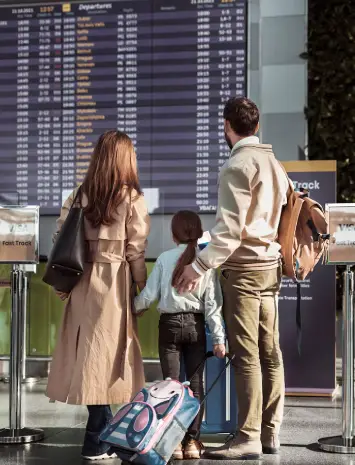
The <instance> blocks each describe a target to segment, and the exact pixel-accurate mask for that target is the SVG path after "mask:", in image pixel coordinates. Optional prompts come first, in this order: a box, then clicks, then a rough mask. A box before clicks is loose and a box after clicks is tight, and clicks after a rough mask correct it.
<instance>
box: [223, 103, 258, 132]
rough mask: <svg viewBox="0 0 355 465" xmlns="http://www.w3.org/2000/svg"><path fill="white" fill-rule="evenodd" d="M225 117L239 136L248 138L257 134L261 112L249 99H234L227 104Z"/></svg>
mask: <svg viewBox="0 0 355 465" xmlns="http://www.w3.org/2000/svg"><path fill="white" fill-rule="evenodd" d="M223 117H224V119H225V120H226V121H228V122H229V124H230V125H231V128H232V129H233V131H234V132H235V133H236V134H237V135H238V136H242V137H248V136H253V135H254V134H255V130H256V127H257V125H258V123H259V110H258V107H257V106H256V105H255V103H254V102H253V101H251V100H249V99H248V98H246V97H241V98H237V97H233V98H231V99H229V100H228V102H227V103H226V106H225V107H224V112H223Z"/></svg>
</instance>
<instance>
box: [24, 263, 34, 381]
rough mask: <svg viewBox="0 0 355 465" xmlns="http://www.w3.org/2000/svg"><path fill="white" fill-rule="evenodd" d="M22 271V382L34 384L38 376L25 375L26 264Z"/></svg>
mask: <svg viewBox="0 0 355 465" xmlns="http://www.w3.org/2000/svg"><path fill="white" fill-rule="evenodd" d="M21 268H22V271H23V298H22V321H21V327H22V328H23V335H22V338H23V339H22V383H26V384H34V383H36V382H37V381H38V378H35V377H27V371H26V361H27V296H28V277H27V273H26V265H25V266H24V267H21Z"/></svg>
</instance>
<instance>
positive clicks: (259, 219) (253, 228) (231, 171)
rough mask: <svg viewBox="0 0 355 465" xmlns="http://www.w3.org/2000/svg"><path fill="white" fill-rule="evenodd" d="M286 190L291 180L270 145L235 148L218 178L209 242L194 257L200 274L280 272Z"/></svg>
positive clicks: (195, 265)
mask: <svg viewBox="0 0 355 465" xmlns="http://www.w3.org/2000/svg"><path fill="white" fill-rule="evenodd" d="M253 139H256V138H253ZM256 140H257V139H256ZM287 189H288V180H287V178H286V176H285V174H284V171H283V169H282V167H281V166H280V164H279V162H278V161H277V160H276V158H275V156H274V154H273V152H272V146H271V145H264V144H257V143H256V144H255V143H254V144H248V145H240V144H239V145H238V144H237V145H236V146H235V147H234V148H233V150H232V153H231V157H230V159H229V160H228V161H227V162H226V163H225V165H224V166H223V167H222V169H221V172H220V175H219V187H218V208H217V217H216V226H215V227H214V228H213V230H212V231H211V241H210V243H209V244H208V246H207V247H206V248H205V249H204V250H203V251H202V252H200V254H199V256H198V257H197V258H196V260H195V262H194V263H193V266H194V268H195V269H198V271H199V272H201V273H204V272H206V271H207V270H209V269H210V268H217V267H219V266H222V268H224V269H234V270H240V269H246V268H247V269H253V270H265V269H272V268H276V267H277V266H278V264H279V261H280V245H279V244H278V243H277V230H278V226H279V222H280V217H281V211H282V207H283V206H284V205H285V204H286V201H287V197H286V194H287Z"/></svg>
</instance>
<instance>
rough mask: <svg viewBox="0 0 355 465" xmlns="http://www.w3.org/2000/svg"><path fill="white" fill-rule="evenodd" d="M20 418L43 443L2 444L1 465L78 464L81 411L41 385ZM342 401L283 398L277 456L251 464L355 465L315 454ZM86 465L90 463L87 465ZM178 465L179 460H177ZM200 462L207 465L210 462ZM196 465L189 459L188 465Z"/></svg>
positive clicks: (4, 393) (334, 430)
mask: <svg viewBox="0 0 355 465" xmlns="http://www.w3.org/2000/svg"><path fill="white" fill-rule="evenodd" d="M23 389H24V396H23V414H24V420H25V424H26V426H29V427H40V428H43V429H44V430H45V439H44V440H43V441H42V442H39V443H35V444H31V445H24V446H10V445H9V446H0V461H1V465H77V464H82V463H84V462H83V461H82V459H81V458H80V451H81V444H82V440H83V435H84V427H85V422H86V409H85V407H81V406H79V407H76V406H70V405H63V404H59V403H49V401H48V399H47V398H46V397H45V396H44V390H45V381H41V382H38V383H36V384H34V385H32V386H24V388H23ZM7 423H8V385H7V384H3V383H0V427H6V426H7ZM340 429H341V402H340V399H338V398H336V399H335V400H333V401H332V400H330V399H321V398H293V397H289V398H287V400H286V409H285V419H284V425H283V428H282V434H281V443H282V450H281V453H280V455H279V456H264V457H263V459H262V460H260V461H257V462H254V461H248V462H217V463H224V464H225V465H226V464H227V463H229V464H231V463H248V464H250V465H253V464H254V463H255V464H256V463H258V464H259V463H260V464H261V463H263V464H265V465H269V464H270V465H271V464H278V465H279V464H280V465H313V464H322V465H323V464H324V465H328V464H329V465H338V464H339V465H340V464H342V465H354V464H355V456H351V455H338V454H329V453H324V452H321V451H319V449H318V447H317V441H318V439H319V438H321V437H325V436H332V435H336V434H339V433H340ZM224 438H225V436H218V435H215V436H213V437H211V436H210V437H203V438H202V439H203V441H204V443H205V444H206V445H211V446H214V445H218V444H217V443H221V442H223V440H224ZM86 463H88V462H86ZM92 463H105V464H107V465H111V464H120V461H119V460H117V459H116V460H105V461H103V462H92ZM175 463H182V462H175ZM198 463H201V464H203V465H211V464H212V463H214V462H213V461H211V460H202V459H201V460H200V461H198ZM194 464H197V461H195V462H194V461H187V462H186V465H194Z"/></svg>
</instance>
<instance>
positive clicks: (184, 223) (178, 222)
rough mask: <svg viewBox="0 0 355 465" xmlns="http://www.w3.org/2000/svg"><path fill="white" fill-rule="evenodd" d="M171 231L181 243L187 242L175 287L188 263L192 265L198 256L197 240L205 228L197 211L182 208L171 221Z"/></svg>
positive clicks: (175, 272)
mask: <svg viewBox="0 0 355 465" xmlns="http://www.w3.org/2000/svg"><path fill="white" fill-rule="evenodd" d="M171 232H172V234H173V237H174V239H175V241H176V242H178V243H179V244H187V247H186V249H185V250H184V253H183V254H182V255H181V256H180V258H179V260H178V262H177V264H176V267H175V270H174V272H173V276H172V279H171V284H172V286H173V287H175V286H176V285H177V283H178V280H179V278H180V276H181V275H182V273H183V271H184V267H185V266H186V265H190V263H192V262H193V261H194V259H195V256H196V247H197V241H198V240H199V239H200V237H202V234H203V230H202V224H201V220H200V217H199V216H198V215H197V213H195V212H192V211H189V210H182V211H179V212H178V213H176V214H175V215H174V216H173V219H172V222H171Z"/></svg>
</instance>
